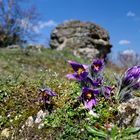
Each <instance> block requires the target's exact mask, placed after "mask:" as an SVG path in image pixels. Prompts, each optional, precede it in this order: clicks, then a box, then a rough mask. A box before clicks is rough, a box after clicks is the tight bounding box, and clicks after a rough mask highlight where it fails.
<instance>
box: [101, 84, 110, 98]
mask: <svg viewBox="0 0 140 140" xmlns="http://www.w3.org/2000/svg"><path fill="white" fill-rule="evenodd" d="M101 90H102V91H101V93H102V94H103V95H104V97H105V98H106V99H109V97H110V94H111V91H112V88H111V87H109V86H103V87H102V88H101Z"/></svg>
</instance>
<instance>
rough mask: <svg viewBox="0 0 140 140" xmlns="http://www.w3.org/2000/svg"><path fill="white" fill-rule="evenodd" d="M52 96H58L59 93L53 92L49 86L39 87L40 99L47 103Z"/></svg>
mask: <svg viewBox="0 0 140 140" xmlns="http://www.w3.org/2000/svg"><path fill="white" fill-rule="evenodd" d="M52 96H57V94H56V93H55V92H53V91H52V90H51V89H49V88H48V87H45V88H40V89H39V95H38V99H39V101H43V102H44V103H45V104H46V103H49V99H50V97H52Z"/></svg>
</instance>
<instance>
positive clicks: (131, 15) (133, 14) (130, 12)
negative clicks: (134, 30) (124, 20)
mask: <svg viewBox="0 0 140 140" xmlns="http://www.w3.org/2000/svg"><path fill="white" fill-rule="evenodd" d="M126 15H127V16H128V17H135V16H136V14H135V13H134V12H132V11H128V13H127V14H126Z"/></svg>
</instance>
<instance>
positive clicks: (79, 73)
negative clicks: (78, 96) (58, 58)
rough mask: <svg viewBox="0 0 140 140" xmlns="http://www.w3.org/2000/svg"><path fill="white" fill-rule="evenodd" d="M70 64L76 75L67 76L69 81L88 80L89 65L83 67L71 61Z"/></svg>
mask: <svg viewBox="0 0 140 140" xmlns="http://www.w3.org/2000/svg"><path fill="white" fill-rule="evenodd" d="M68 63H69V64H70V65H71V66H72V68H73V70H74V71H75V73H73V74H67V75H66V76H65V77H66V78H68V79H74V80H78V81H81V80H83V79H85V78H87V75H88V72H87V71H86V69H87V67H88V66H87V65H82V64H79V63H77V62H75V61H71V60H69V61H68Z"/></svg>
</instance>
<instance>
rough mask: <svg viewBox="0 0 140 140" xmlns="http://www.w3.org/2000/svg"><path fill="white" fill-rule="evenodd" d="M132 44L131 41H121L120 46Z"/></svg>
mask: <svg viewBox="0 0 140 140" xmlns="http://www.w3.org/2000/svg"><path fill="white" fill-rule="evenodd" d="M130 43H131V42H130V41H129V40H120V41H119V44H120V45H128V44H130Z"/></svg>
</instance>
